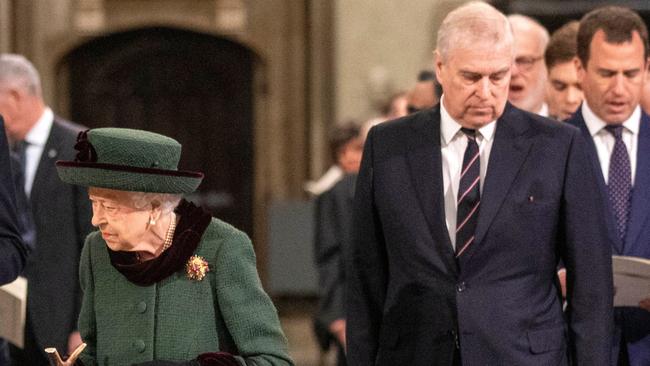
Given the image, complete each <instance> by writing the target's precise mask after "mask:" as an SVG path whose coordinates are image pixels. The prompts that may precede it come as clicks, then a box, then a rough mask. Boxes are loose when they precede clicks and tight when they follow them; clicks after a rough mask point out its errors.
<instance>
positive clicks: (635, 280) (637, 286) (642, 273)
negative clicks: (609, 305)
mask: <svg viewBox="0 0 650 366" xmlns="http://www.w3.org/2000/svg"><path fill="white" fill-rule="evenodd" d="M612 267H613V270H614V306H634V307H638V306H639V302H640V301H641V300H643V299H647V298H650V259H646V258H639V257H627V256H618V255H615V256H613V257H612Z"/></svg>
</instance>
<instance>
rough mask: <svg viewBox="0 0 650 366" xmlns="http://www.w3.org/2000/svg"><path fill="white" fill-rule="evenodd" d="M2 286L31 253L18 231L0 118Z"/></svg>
mask: <svg viewBox="0 0 650 366" xmlns="http://www.w3.org/2000/svg"><path fill="white" fill-rule="evenodd" d="M0 166H2V174H0V285H4V284H6V283H9V282H11V281H13V280H15V279H16V277H18V275H19V274H20V272H21V271H22V270H23V267H24V265H25V261H26V260H27V254H28V252H29V250H28V247H26V246H25V245H24V244H23V242H22V240H21V238H20V232H19V231H18V226H19V221H18V215H17V214H16V192H15V189H14V183H13V176H12V174H11V163H10V159H9V148H8V147H7V137H6V135H5V128H4V120H3V119H2V117H0Z"/></svg>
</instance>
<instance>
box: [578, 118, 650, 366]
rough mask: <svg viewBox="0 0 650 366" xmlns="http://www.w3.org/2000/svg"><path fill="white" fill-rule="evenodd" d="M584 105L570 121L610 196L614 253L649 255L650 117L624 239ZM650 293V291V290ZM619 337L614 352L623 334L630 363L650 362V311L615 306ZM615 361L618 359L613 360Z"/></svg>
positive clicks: (642, 137) (641, 365) (603, 191)
mask: <svg viewBox="0 0 650 366" xmlns="http://www.w3.org/2000/svg"><path fill="white" fill-rule="evenodd" d="M581 110H582V108H580V109H578V112H577V113H576V114H574V115H573V117H572V118H571V119H570V120H569V123H571V124H573V125H574V126H577V127H578V128H580V130H581V131H582V133H583V136H584V137H585V139H586V140H587V152H588V154H589V157H590V159H591V163H592V166H593V167H594V170H596V171H598V172H599V174H598V178H597V181H598V186H599V187H600V192H601V194H602V197H603V200H607V201H606V202H607V209H606V211H605V218H606V220H607V228H608V233H609V239H610V240H611V242H612V243H614V246H613V248H612V250H613V253H614V254H616V255H627V256H634V257H642V258H650V209H649V207H650V117H648V115H647V114H645V113H642V117H641V125H640V129H639V138H638V148H637V161H636V175H635V178H634V187H633V191H632V211H631V214H630V219H629V221H628V229H627V235H626V238H625V243H623V242H622V241H621V239H620V238H619V236H618V234H617V231H616V219H615V218H614V213H613V209H612V208H611V205H610V204H609V200H608V193H607V185H606V184H605V178H604V177H603V174H602V169H601V168H600V162H599V160H598V153H597V151H596V145H595V143H594V140H593V138H592V137H591V134H590V133H589V130H588V129H587V125H586V124H585V121H584V118H583V116H582V112H581ZM649 295H650V294H649ZM615 318H616V332H615V334H616V339H614V345H615V346H614V350H613V356H614V358H617V357H618V355H619V351H620V350H619V348H618V347H619V345H620V341H621V339H620V337H621V336H623V337H624V338H625V340H626V342H627V350H628V353H629V354H628V356H629V360H630V365H632V366H645V365H650V312H648V311H646V310H642V309H640V308H617V309H616V314H615ZM613 364H614V365H615V364H616V362H615V361H614V362H613Z"/></svg>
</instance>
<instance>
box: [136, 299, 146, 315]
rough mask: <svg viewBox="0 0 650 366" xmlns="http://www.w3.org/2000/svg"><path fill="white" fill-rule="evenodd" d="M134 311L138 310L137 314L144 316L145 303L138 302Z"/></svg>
mask: <svg viewBox="0 0 650 366" xmlns="http://www.w3.org/2000/svg"><path fill="white" fill-rule="evenodd" d="M136 309H137V310H138V313H140V314H144V312H145V311H147V303H146V302H144V301H140V302H139V303H138V305H136Z"/></svg>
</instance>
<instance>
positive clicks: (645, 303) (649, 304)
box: [639, 297, 650, 311]
mask: <svg viewBox="0 0 650 366" xmlns="http://www.w3.org/2000/svg"><path fill="white" fill-rule="evenodd" d="M639 307H640V308H641V309H643V310H645V311H650V297H649V298H647V299H643V300H641V302H640V303H639Z"/></svg>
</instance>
